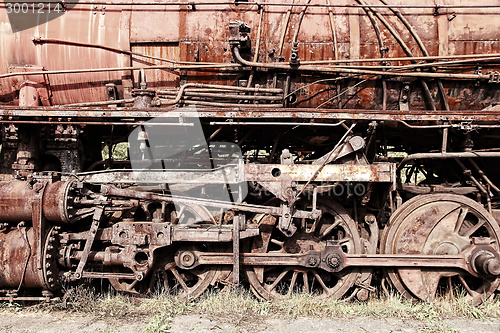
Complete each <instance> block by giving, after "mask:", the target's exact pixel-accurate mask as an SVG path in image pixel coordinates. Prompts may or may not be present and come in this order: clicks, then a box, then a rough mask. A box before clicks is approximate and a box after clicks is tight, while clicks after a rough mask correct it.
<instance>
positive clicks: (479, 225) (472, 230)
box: [463, 220, 486, 237]
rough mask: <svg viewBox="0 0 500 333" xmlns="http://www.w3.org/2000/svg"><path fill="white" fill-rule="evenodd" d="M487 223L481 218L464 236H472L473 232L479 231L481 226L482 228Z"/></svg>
mask: <svg viewBox="0 0 500 333" xmlns="http://www.w3.org/2000/svg"><path fill="white" fill-rule="evenodd" d="M485 223H486V220H481V221H480V222H478V223H477V224H476V225H474V226H473V227H471V228H470V229H469V230H467V232H466V233H465V234H464V235H463V236H464V237H470V236H472V234H473V233H475V232H476V231H478V230H479V228H481V227H482V226H483V225H484V224H485Z"/></svg>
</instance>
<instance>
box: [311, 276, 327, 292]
mask: <svg viewBox="0 0 500 333" xmlns="http://www.w3.org/2000/svg"><path fill="white" fill-rule="evenodd" d="M314 277H315V278H316V280H318V283H319V284H320V285H321V287H322V288H323V290H324V291H325V293H327V294H328V293H329V292H330V289H328V287H327V286H326V284H325V282H324V281H323V279H322V278H321V276H319V274H318V272H314Z"/></svg>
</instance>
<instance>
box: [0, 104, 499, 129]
mask: <svg viewBox="0 0 500 333" xmlns="http://www.w3.org/2000/svg"><path fill="white" fill-rule="evenodd" d="M15 117H37V122H38V119H44V118H45V119H47V118H55V119H58V120H57V121H59V119H67V118H71V119H78V118H86V119H92V118H94V119H95V117H99V119H104V118H105V119H110V118H119V119H135V121H138V120H140V119H143V120H144V121H146V120H148V119H150V118H176V120H178V119H177V118H179V117H199V118H224V119H238V118H241V119H245V118H250V119H255V118H267V119H270V118H278V119H283V118H289V119H299V120H300V121H303V119H315V120H317V119H336V120H346V119H350V120H370V121H376V120H380V121H400V122H401V121H420V120H429V121H451V122H458V123H464V122H466V123H469V122H479V121H481V122H491V123H495V122H498V121H500V110H499V111H488V112H484V111H482V110H454V111H445V110H437V111H436V112H431V111H430V110H411V111H408V112H404V113H403V112H401V111H398V110H386V111H383V110H366V109H342V110H339V109H311V108H282V107H280V108H276V109H262V108H255V107H254V106H253V104H248V105H247V106H245V105H244V104H240V105H239V106H238V107H233V108H220V107H210V108H200V109H196V110H195V109H193V110H191V111H187V110H185V109H182V108H177V107H170V108H124V107H119V108H113V109H109V108H99V107H88V108H85V109H81V108H76V107H62V106H55V107H19V106H12V105H0V122H5V123H8V122H15V121H19V120H16V119H15ZM55 122H56V121H54V122H50V123H55ZM61 123H71V122H69V121H68V122H61ZM124 123H125V121H124ZM403 124H404V123H403ZM404 125H405V124H404ZM467 125H468V124H467ZM405 126H411V125H409V124H406V125H405ZM454 126H456V127H459V126H461V125H459V124H453V125H430V127H427V126H418V127H417V126H412V128H445V127H454ZM471 126H472V127H473V128H474V127H475V126H477V127H483V128H500V125H487V124H484V125H476V124H471Z"/></svg>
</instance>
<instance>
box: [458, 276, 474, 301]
mask: <svg viewBox="0 0 500 333" xmlns="http://www.w3.org/2000/svg"><path fill="white" fill-rule="evenodd" d="M458 279H459V280H460V283H462V285H463V286H464V288H465V290H467V293H468V294H469V295H471V296H474V292H473V291H472V289H470V287H469V285H468V284H467V282H466V281H465V279H464V277H463V276H462V275H458Z"/></svg>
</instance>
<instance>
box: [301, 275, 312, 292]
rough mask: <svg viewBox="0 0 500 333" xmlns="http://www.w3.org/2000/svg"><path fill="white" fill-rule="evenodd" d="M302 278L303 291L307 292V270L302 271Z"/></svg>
mask: <svg viewBox="0 0 500 333" xmlns="http://www.w3.org/2000/svg"><path fill="white" fill-rule="evenodd" d="M302 278H303V279H304V291H305V292H306V293H308V294H309V292H310V291H309V279H308V278H307V272H303V273H302Z"/></svg>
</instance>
